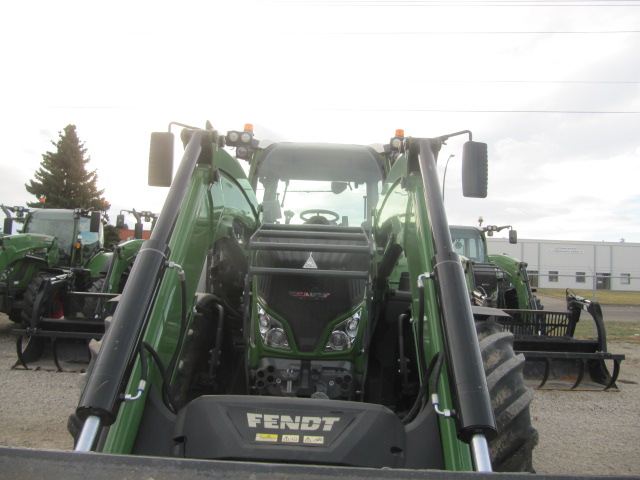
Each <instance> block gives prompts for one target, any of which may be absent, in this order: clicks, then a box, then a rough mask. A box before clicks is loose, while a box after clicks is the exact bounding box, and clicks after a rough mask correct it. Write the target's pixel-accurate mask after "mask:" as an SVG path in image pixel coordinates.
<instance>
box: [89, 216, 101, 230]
mask: <svg viewBox="0 0 640 480" xmlns="http://www.w3.org/2000/svg"><path fill="white" fill-rule="evenodd" d="M101 220H102V214H101V213H100V212H91V220H90V222H89V231H90V232H92V233H98V232H99V231H100V221H101Z"/></svg>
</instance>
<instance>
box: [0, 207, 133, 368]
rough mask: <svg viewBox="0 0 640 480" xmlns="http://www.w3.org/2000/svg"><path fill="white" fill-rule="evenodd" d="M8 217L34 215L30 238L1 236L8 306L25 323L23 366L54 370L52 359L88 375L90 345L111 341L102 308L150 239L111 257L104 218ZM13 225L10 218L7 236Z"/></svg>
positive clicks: (1, 298)
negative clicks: (105, 337) (95, 341)
mask: <svg viewBox="0 0 640 480" xmlns="http://www.w3.org/2000/svg"><path fill="white" fill-rule="evenodd" d="M8 210H9V211H10V212H11V211H15V212H17V213H18V214H20V213H22V214H24V213H26V216H24V226H23V228H22V233H19V234H16V235H5V236H2V237H0V248H2V250H1V251H0V271H2V280H3V281H2V283H1V284H0V304H1V305H2V311H3V312H5V313H7V314H8V316H9V318H11V320H13V321H14V322H16V323H19V324H20V327H18V328H15V329H14V334H15V335H16V336H17V354H18V363H17V364H16V366H21V367H23V368H30V367H29V365H36V366H41V367H45V368H46V364H47V363H48V358H49V357H52V359H53V362H54V363H55V366H56V368H57V369H58V370H62V369H63V367H62V366H61V363H64V362H66V363H67V364H71V363H73V364H76V365H80V367H79V368H80V369H82V368H83V367H82V365H85V366H86V364H87V363H88V362H89V359H90V355H89V351H88V348H87V344H88V342H90V341H91V339H100V338H101V337H102V335H103V334H104V322H103V314H102V312H103V311H102V309H100V310H98V307H100V308H102V306H103V304H104V301H105V300H108V299H109V298H112V297H114V296H116V295H117V293H119V292H121V291H122V288H123V286H124V283H125V282H126V276H127V273H128V271H129V270H130V268H131V264H132V263H133V260H134V259H135V255H136V254H137V252H138V250H139V248H140V245H141V244H142V240H132V241H130V242H126V243H124V244H121V245H118V246H117V247H115V249H114V251H112V252H106V251H105V250H104V248H103V226H102V221H101V213H100V212H91V211H88V210H84V209H75V210H64V209H33V210H31V211H26V209H20V208H14V209H13V210H10V209H8ZM5 213H7V212H6V211H5ZM12 220H13V219H11V218H9V216H7V220H5V228H4V230H5V231H12ZM66 368H67V369H69V368H70V367H69V366H67V367H66ZM71 368H73V369H76V367H75V366H74V367H71Z"/></svg>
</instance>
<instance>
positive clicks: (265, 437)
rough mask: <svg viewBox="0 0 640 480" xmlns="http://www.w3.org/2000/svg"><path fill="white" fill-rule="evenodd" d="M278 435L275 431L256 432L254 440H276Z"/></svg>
mask: <svg viewBox="0 0 640 480" xmlns="http://www.w3.org/2000/svg"><path fill="white" fill-rule="evenodd" d="M277 441H278V435H277V434H275V433H256V442H277Z"/></svg>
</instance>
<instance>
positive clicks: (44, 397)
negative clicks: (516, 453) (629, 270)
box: [0, 317, 640, 475]
mask: <svg viewBox="0 0 640 480" xmlns="http://www.w3.org/2000/svg"><path fill="white" fill-rule="evenodd" d="M12 327H13V324H12V323H11V322H10V321H9V320H8V319H7V318H6V317H0V445H2V446H9V447H26V448H40V449H50V450H69V449H71V448H72V442H71V437H70V436H69V434H68V433H67V430H66V422H67V416H68V415H69V413H71V412H73V410H74V409H75V407H76V404H77V402H78V398H79V394H80V390H79V382H80V379H81V376H80V374H77V373H56V372H50V371H24V370H13V369H12V368H11V367H12V365H13V364H14V363H15V360H16V357H15V341H14V337H13V336H12V335H11V328H12ZM609 349H610V351H612V352H615V353H623V354H625V355H626V360H625V361H624V362H622V368H621V373H620V378H619V381H618V386H619V387H620V391H618V392H560V391H540V390H537V391H536V392H535V397H534V401H533V404H532V407H531V414H532V418H533V424H534V426H535V427H536V428H537V429H538V432H539V435H540V440H539V443H538V447H537V448H536V453H535V460H534V466H535V468H536V470H537V472H538V473H545V474H569V475H577V474H591V475H594V474H595V475H640V451H639V449H638V438H639V436H640V435H639V432H640V345H639V344H631V343H619V342H618V343H612V342H611V343H610V346H609Z"/></svg>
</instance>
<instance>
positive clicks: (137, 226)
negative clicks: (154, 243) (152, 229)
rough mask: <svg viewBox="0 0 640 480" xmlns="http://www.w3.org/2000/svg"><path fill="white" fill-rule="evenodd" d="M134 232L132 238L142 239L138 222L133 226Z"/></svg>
mask: <svg viewBox="0 0 640 480" xmlns="http://www.w3.org/2000/svg"><path fill="white" fill-rule="evenodd" d="M134 228H135V230H134V233H133V234H134V236H135V237H136V238H137V239H138V240H140V239H142V224H141V223H140V222H137V223H136V225H135V227H134Z"/></svg>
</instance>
